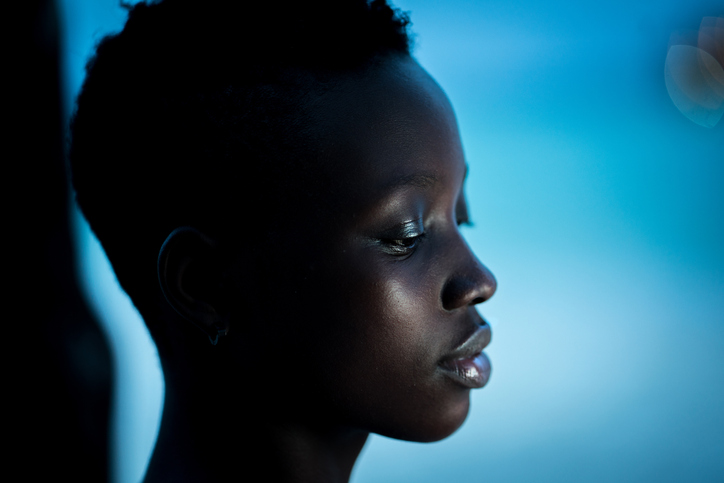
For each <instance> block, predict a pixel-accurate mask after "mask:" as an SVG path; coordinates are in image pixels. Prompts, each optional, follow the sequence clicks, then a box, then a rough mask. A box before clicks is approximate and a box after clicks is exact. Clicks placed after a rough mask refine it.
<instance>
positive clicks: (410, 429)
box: [145, 57, 496, 483]
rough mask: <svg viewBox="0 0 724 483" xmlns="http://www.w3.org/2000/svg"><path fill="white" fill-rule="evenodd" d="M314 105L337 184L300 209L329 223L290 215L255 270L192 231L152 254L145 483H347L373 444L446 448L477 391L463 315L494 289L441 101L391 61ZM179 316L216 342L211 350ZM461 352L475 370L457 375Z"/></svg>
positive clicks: (413, 69)
mask: <svg viewBox="0 0 724 483" xmlns="http://www.w3.org/2000/svg"><path fill="white" fill-rule="evenodd" d="M317 101H318V102H317V104H316V105H315V109H314V115H313V116H314V119H313V122H314V123H315V124H316V125H317V126H318V128H319V130H320V131H319V132H321V133H323V136H322V142H323V143H324V146H323V148H324V149H323V151H322V152H324V153H325V157H326V159H325V160H324V165H325V168H324V169H328V170H330V171H328V173H330V174H332V175H333V179H334V182H335V189H332V190H330V191H329V193H325V194H324V196H325V198H323V199H322V200H317V201H316V202H317V203H320V202H321V203H322V205H323V206H324V207H323V209H321V208H320V210H316V211H315V209H314V207H309V212H310V213H312V212H315V213H320V212H323V213H324V216H311V215H310V216H309V217H304V216H294V217H291V219H290V220H288V223H287V231H286V232H285V240H288V241H285V242H284V243H285V245H284V247H285V249H284V250H282V251H280V252H278V253H276V254H266V255H267V257H266V258H265V257H259V256H258V254H253V255H252V254H249V253H246V252H243V251H240V252H239V253H231V254H229V253H228V251H225V252H224V255H220V251H219V249H218V244H217V243H216V241H215V240H212V239H209V238H208V237H206V236H204V235H203V234H201V233H199V232H197V231H195V230H180V231H177V232H175V233H174V234H173V235H172V236H170V237H169V240H167V243H166V244H165V245H164V248H163V250H162V253H161V256H160V264H159V279H160V281H161V286H162V289H163V292H164V295H165V298H166V300H168V302H169V304H167V309H166V312H167V313H166V318H167V319H168V321H169V325H170V326H171V327H172V329H171V330H172V331H174V332H175V334H176V335H174V337H176V338H177V340H176V348H175V350H174V353H173V357H171V358H167V360H165V361H164V373H165V377H166V399H165V404H164V415H163V421H162V425H161V431H160V434H159V439H158V443H157V446H156V450H155V452H154V455H153V458H152V461H151V465H150V467H149V471H148V474H147V476H146V480H145V481H146V482H155V481H232V480H233V481H236V480H242V481H243V480H246V479H251V480H253V481H258V480H259V477H258V476H254V475H256V474H257V471H261V475H263V478H262V479H263V480H264V481H285V482H287V481H288V482H292V481H293V482H316V483H319V482H329V483H332V482H346V481H348V480H349V476H350V473H351V471H352V468H353V466H354V463H355V461H356V459H357V457H358V455H359V453H360V451H361V450H362V447H363V446H364V444H365V441H366V439H367V437H368V435H369V433H371V432H374V433H378V434H382V435H385V436H389V437H393V438H399V439H405V440H410V441H437V440H440V439H443V438H445V437H447V436H449V435H450V434H452V433H453V432H454V431H455V430H457V429H458V428H459V427H460V426H461V425H462V423H463V422H464V420H465V418H466V416H467V414H468V410H469V404H470V402H469V401H470V400H469V393H470V389H471V387H480V386H482V385H484V384H485V382H487V377H488V375H489V367H487V366H486V364H487V360H486V359H484V356H479V354H480V350H482V347H484V346H485V345H487V343H488V342H489V340H490V330H489V326H488V325H487V324H486V323H485V322H484V320H483V319H482V318H481V317H480V315H479V314H478V312H477V310H476V308H475V305H477V304H479V303H481V302H484V301H485V300H487V299H488V298H490V297H491V296H492V295H493V293H494V292H495V288H496V283H495V279H494V278H493V276H492V274H491V273H490V272H489V271H488V270H487V268H485V267H484V266H483V265H482V264H481V263H480V262H479V261H478V259H477V258H476V257H475V255H474V254H473V253H472V252H471V250H470V248H469V247H468V245H467V244H466V242H465V240H464V239H463V237H462V235H461V233H460V229H459V226H460V224H463V223H465V222H467V221H468V213H467V207H466V204H465V198H464V194H463V182H464V178H465V174H466V171H467V167H466V164H465V159H464V156H463V151H462V146H461V144H460V137H459V134H458V131H457V125H456V121H455V116H454V114H453V111H452V107H451V106H450V103H449V101H448V100H447V98H446V96H445V94H444V93H443V92H442V90H441V89H440V88H439V86H438V85H437V84H436V83H435V82H434V81H433V80H432V79H431V78H430V77H429V75H428V74H427V73H426V72H425V71H424V70H423V69H422V68H421V67H420V66H419V65H418V64H417V63H416V62H415V61H414V60H412V59H411V58H409V57H396V58H390V59H387V60H385V61H383V62H382V63H381V64H379V65H377V66H375V67H371V68H369V69H367V71H366V72H365V73H364V74H362V75H359V74H358V75H357V76H356V77H351V78H349V79H345V80H344V81H342V82H340V83H339V85H338V86H337V87H336V88H334V89H332V91H331V92H329V93H327V94H325V95H324V96H323V97H322V98H321V99H318V100H317ZM247 209H250V208H248V207H247ZM260 258H261V259H265V260H266V259H269V260H271V261H270V262H269V269H268V271H267V272H265V273H263V274H260V272H259V269H258V267H259V259H260ZM250 267H255V268H253V269H252V268H250ZM250 287H253V288H250ZM260 287H261V288H260ZM254 290H261V291H263V292H264V293H266V295H265V297H267V298H259V297H256V296H255V294H250V292H252V291H254ZM269 293H271V294H272V296H271V298H270V299H269V298H268V297H269ZM260 300H272V302H273V303H272V304H268V303H266V302H265V303H261V302H259V301H260ZM255 302H258V303H255ZM171 307H173V310H172V309H171ZM250 319H253V320H250ZM188 321H191V322H193V324H194V325H195V326H196V327H199V328H202V329H204V330H205V331H206V332H207V333H210V334H212V335H215V334H216V333H217V332H218V331H221V333H222V334H225V335H222V336H221V337H220V338H219V342H218V344H217V345H216V346H211V345H210V344H209V342H208V339H205V337H204V336H203V333H202V332H199V331H198V330H197V329H195V328H193V327H192V326H191V324H189V323H188ZM189 327H191V329H189ZM465 341H472V342H470V343H468V346H475V348H474V349H470V348H469V347H468V346H465V345H464V344H465ZM461 345H463V346H464V350H463V349H459V347H461ZM461 351H462V352H461ZM473 352H474V353H475V354H473ZM463 353H464V354H463ZM199 354H202V356H199ZM461 354H462V355H461ZM455 357H457V359H456V360H462V359H463V358H464V357H467V359H465V361H468V362H465V363H466V364H468V365H467V366H465V368H468V369H469V368H472V369H471V370H472V373H471V374H472V376H470V377H468V376H465V377H462V378H461V377H460V376H457V375H455V374H451V370H450V369H449V367H450V363H449V361H450V360H452V359H453V358H455ZM474 357H479V358H478V359H475V360H476V361H478V362H475V363H473V362H470V361H473V359H474ZM480 357H482V359H481V358H480ZM481 360H483V362H484V363H481V362H479V361H481ZM461 364H462V363H461ZM476 364H477V365H476ZM481 364H482V365H481ZM455 367H458V366H455ZM481 367H482V369H481ZM486 368H487V369H486ZM486 370H487V372H486ZM476 371H477V372H476ZM458 373H460V371H458V372H457V373H456V374H458ZM466 374H468V373H466Z"/></svg>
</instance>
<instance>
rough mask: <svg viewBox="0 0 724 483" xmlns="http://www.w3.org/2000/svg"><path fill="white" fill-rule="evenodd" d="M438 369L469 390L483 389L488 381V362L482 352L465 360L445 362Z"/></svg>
mask: <svg viewBox="0 0 724 483" xmlns="http://www.w3.org/2000/svg"><path fill="white" fill-rule="evenodd" d="M440 367H441V368H442V370H443V372H444V374H445V375H446V376H448V377H449V378H451V379H452V380H453V381H455V382H457V383H458V384H460V385H461V386H465V387H467V388H470V389H476V388H480V387H483V386H484V385H485V384H487V382H488V379H490V360H489V359H488V356H486V355H485V353H484V352H481V353H480V354H476V355H474V356H473V357H468V358H467V359H455V360H451V361H446V362H444V363H442V364H440Z"/></svg>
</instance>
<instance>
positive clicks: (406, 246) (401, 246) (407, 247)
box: [381, 233, 425, 256]
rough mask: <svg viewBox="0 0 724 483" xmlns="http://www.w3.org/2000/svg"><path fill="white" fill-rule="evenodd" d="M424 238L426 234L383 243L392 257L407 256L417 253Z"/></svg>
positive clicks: (383, 241)
mask: <svg viewBox="0 0 724 483" xmlns="http://www.w3.org/2000/svg"><path fill="white" fill-rule="evenodd" d="M424 236H425V233H421V234H419V235H415V236H411V237H407V238H398V239H389V240H381V241H382V244H383V246H384V247H385V251H387V252H388V253H390V254H391V255H395V256H405V255H409V254H411V253H412V252H413V251H415V249H416V248H417V246H418V245H419V244H420V242H421V241H422V239H423V237H424Z"/></svg>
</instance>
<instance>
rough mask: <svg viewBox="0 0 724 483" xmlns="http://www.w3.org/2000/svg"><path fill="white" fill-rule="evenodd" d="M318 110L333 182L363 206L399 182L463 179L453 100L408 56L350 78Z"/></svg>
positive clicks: (462, 160)
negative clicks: (450, 100)
mask: <svg viewBox="0 0 724 483" xmlns="http://www.w3.org/2000/svg"><path fill="white" fill-rule="evenodd" d="M315 112H316V115H317V116H319V119H318V123H319V125H320V126H321V127H322V130H321V131H322V132H323V133H324V135H323V143H324V145H325V147H324V153H325V157H326V164H328V165H329V166H330V169H331V171H332V173H333V177H334V181H335V184H336V185H337V186H338V187H339V188H341V189H343V190H344V192H345V193H346V194H348V195H352V196H353V197H354V198H356V199H358V200H359V202H364V200H365V199H369V198H375V197H379V196H383V195H384V194H385V193H386V192H388V191H389V190H390V189H391V188H394V187H395V186H398V185H399V184H401V183H403V184H404V183H408V184H412V185H415V184H422V185H425V184H427V183H428V182H429V180H430V179H431V178H434V179H437V180H443V181H444V180H445V179H448V178H449V177H453V178H455V179H461V178H462V176H463V173H464V171H465V160H464V156H463V151H462V147H461V144H460V136H459V134H458V130H457V123H456V120H455V115H454V113H453V110H452V107H451V105H450V102H449V101H448V99H447V97H446V96H445V93H444V92H443V91H442V89H441V88H440V87H439V86H438V85H437V83H436V82H435V81H434V80H433V79H432V78H431V77H430V75H429V74H428V73H427V72H426V71H425V70H424V69H422V68H421V67H420V66H419V65H418V64H417V62H415V61H414V60H413V59H411V58H410V57H406V56H405V57H400V58H393V59H388V60H385V61H383V62H382V63H381V64H379V65H376V66H374V67H372V68H370V69H368V70H367V71H365V73H364V74H362V75H356V76H354V77H350V78H349V79H345V80H344V81H342V82H340V83H339V84H338V85H337V86H336V87H335V88H334V89H332V90H331V91H329V92H328V93H326V94H325V95H324V96H323V97H322V99H321V101H320V103H319V105H318V108H317V109H315Z"/></svg>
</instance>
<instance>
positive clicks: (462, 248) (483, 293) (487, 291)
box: [441, 230, 497, 310]
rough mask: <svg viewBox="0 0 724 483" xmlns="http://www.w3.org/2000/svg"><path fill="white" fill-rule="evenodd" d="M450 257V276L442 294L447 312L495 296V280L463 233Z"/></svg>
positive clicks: (451, 248)
mask: <svg viewBox="0 0 724 483" xmlns="http://www.w3.org/2000/svg"><path fill="white" fill-rule="evenodd" d="M448 256H449V257H450V265H449V267H450V268H449V270H450V272H449V275H448V278H447V279H446V281H445V284H444V286H443V289H442V293H441V299H442V305H443V308H444V309H445V310H455V309H457V308H459V307H465V306H468V305H475V304H479V303H482V302H485V301H486V300H488V299H489V298H490V297H492V296H493V294H494V293H495V290H496V288H497V282H496V280H495V277H494V276H493V274H492V273H491V272H490V270H488V268H487V267H486V266H485V265H483V264H482V262H481V261H480V260H479V259H478V257H477V256H476V255H475V253H473V251H472V249H471V248H470V246H469V245H468V243H467V241H465V239H464V238H463V236H462V234H461V233H460V232H459V230H456V235H455V237H454V240H452V245H451V247H450V252H449V253H448Z"/></svg>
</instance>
